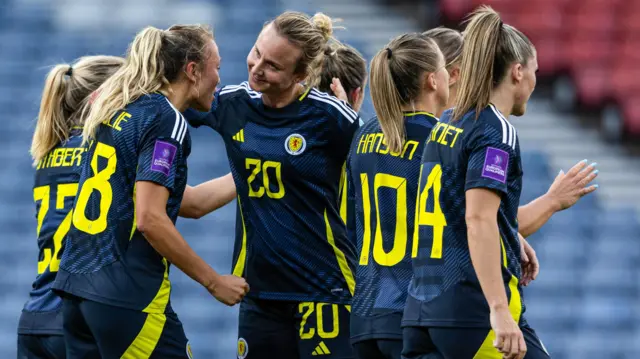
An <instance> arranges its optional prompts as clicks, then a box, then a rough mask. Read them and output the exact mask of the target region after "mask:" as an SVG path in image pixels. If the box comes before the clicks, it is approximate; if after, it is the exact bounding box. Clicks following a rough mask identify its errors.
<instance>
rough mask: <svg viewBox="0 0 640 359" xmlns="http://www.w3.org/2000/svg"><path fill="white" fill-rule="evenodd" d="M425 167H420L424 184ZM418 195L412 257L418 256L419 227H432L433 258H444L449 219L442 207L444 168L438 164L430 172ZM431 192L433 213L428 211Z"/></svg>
mask: <svg viewBox="0 0 640 359" xmlns="http://www.w3.org/2000/svg"><path fill="white" fill-rule="evenodd" d="M423 169H424V165H423V166H421V167H420V181H419V182H418V183H419V184H421V183H422V174H423ZM419 190H421V191H420V193H419V195H418V203H417V204H416V207H417V210H416V226H415V227H416V228H415V234H414V239H413V249H412V251H411V257H412V258H415V257H417V256H418V240H419V227H420V226H430V227H431V228H432V229H433V244H432V247H431V255H430V257H431V258H435V259H441V258H442V237H443V234H444V227H446V226H447V219H446V218H445V216H444V213H442V207H441V206H440V191H441V190H442V166H440V165H439V164H436V165H435V166H433V168H432V169H431V172H429V175H428V176H427V181H426V184H425V186H424V188H420V189H419ZM429 191H433V212H428V211H427V201H428V200H429Z"/></svg>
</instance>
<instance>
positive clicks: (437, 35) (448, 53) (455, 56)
mask: <svg viewBox="0 0 640 359" xmlns="http://www.w3.org/2000/svg"><path fill="white" fill-rule="evenodd" d="M422 35H423V36H426V37H428V38H430V39H433V41H435V42H436V44H438V47H439V48H440V51H442V54H443V55H444V62H445V63H446V64H447V65H446V66H447V69H449V68H450V67H451V66H452V65H456V64H458V63H460V60H461V57H462V44H463V43H464V38H463V37H462V34H461V33H460V31H458V30H454V29H449V28H447V27H442V26H440V27H436V28H434V29H431V30H427V31H425V32H423V33H422Z"/></svg>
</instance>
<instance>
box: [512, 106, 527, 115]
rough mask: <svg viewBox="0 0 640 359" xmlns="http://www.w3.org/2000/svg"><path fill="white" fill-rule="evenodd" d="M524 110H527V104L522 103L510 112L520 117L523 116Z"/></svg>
mask: <svg viewBox="0 0 640 359" xmlns="http://www.w3.org/2000/svg"><path fill="white" fill-rule="evenodd" d="M526 111H527V105H522V106H518V107H515V108H514V109H513V111H512V112H511V114H512V115H513V116H516V117H520V116H523V115H524V113H525V112H526Z"/></svg>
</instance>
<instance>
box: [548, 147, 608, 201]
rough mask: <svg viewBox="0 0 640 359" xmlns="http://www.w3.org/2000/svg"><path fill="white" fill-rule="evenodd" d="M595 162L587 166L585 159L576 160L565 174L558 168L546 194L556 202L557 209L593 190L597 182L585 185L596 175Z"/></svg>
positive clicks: (596, 186)
mask: <svg viewBox="0 0 640 359" xmlns="http://www.w3.org/2000/svg"><path fill="white" fill-rule="evenodd" d="M597 165H598V164H597V163H595V162H594V163H592V164H590V165H589V166H587V160H584V161H580V162H578V163H577V164H576V165H575V166H573V167H572V168H571V169H570V170H569V172H567V173H566V174H565V173H564V172H563V171H562V170H560V173H558V176H556V179H555V180H554V181H553V183H552V184H551V187H549V190H548V191H547V196H548V197H549V198H550V199H551V200H553V201H554V202H555V203H556V204H557V208H558V211H562V210H565V209H567V208H569V207H571V206H573V205H574V204H576V202H578V200H579V199H580V198H582V197H583V196H585V195H587V194H589V193H591V192H593V191H595V190H596V189H597V188H598V185H597V184H594V185H591V186H589V187H587V185H589V184H590V183H591V181H593V180H594V179H595V178H596V177H597V176H598V170H596V166H597Z"/></svg>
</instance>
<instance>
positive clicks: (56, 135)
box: [18, 56, 124, 359]
mask: <svg viewBox="0 0 640 359" xmlns="http://www.w3.org/2000/svg"><path fill="white" fill-rule="evenodd" d="M123 63H124V59H123V58H121V57H114V56H87V57H82V58H80V59H78V60H77V61H75V62H74V63H72V64H59V65H56V66H55V67H54V68H53V69H51V71H49V74H48V75H47V79H46V80H45V84H44V89H43V91H42V100H41V102H40V113H39V114H38V121H37V123H36V130H35V133H34V134H33V141H32V143H31V156H32V157H33V159H34V161H35V166H36V173H35V183H34V186H33V199H34V201H35V202H36V213H37V219H38V226H37V229H36V236H37V237H38V275H37V276H36V280H35V281H34V282H33V285H32V286H31V292H30V293H29V300H28V301H27V302H26V303H25V305H24V308H23V310H22V315H21V316H20V322H19V324H18V358H19V359H31V358H42V359H48V358H51V359H60V358H65V345H64V337H63V332H62V311H61V308H62V300H61V299H60V297H58V296H57V295H56V294H55V293H53V292H52V291H51V285H52V284H53V281H54V279H55V277H56V273H57V272H58V268H59V266H60V256H61V255H62V251H63V249H64V237H65V235H66V234H67V231H68V230H69V226H70V224H71V208H72V207H73V201H74V199H75V196H76V190H77V188H78V180H79V178H80V168H81V167H80V165H81V163H82V161H83V159H84V156H83V153H84V149H83V148H82V147H81V146H80V143H81V142H82V137H81V133H82V125H83V122H84V121H83V119H84V118H83V116H82V108H83V106H84V105H85V104H86V103H87V101H88V98H89V95H90V94H91V93H92V92H93V91H95V90H96V89H97V88H98V86H100V85H101V84H102V83H103V82H104V81H105V80H106V79H107V78H109V76H111V75H112V74H113V73H114V72H115V71H116V70H118V69H119V68H120V66H122V64H123Z"/></svg>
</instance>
